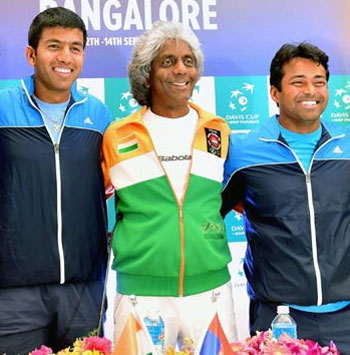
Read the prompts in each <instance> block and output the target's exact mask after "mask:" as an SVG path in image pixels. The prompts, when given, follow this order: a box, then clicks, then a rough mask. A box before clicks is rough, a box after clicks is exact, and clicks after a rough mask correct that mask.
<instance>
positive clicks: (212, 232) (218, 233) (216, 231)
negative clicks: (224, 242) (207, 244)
mask: <svg viewBox="0 0 350 355" xmlns="http://www.w3.org/2000/svg"><path fill="white" fill-rule="evenodd" d="M202 232H203V234H204V238H205V239H224V237H225V233H226V232H225V224H224V223H223V222H220V223H213V222H205V223H203V224H202Z"/></svg>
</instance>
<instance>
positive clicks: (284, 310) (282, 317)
mask: <svg viewBox="0 0 350 355" xmlns="http://www.w3.org/2000/svg"><path fill="white" fill-rule="evenodd" d="M271 328H272V335H273V337H274V338H275V339H277V341H278V340H279V337H280V336H281V335H282V333H287V334H288V335H290V336H291V337H292V338H294V339H296V338H297V324H296V323H295V320H294V319H293V318H292V317H291V316H290V315H289V307H288V306H278V307H277V316H276V317H275V319H274V320H273V321H272V323H271Z"/></svg>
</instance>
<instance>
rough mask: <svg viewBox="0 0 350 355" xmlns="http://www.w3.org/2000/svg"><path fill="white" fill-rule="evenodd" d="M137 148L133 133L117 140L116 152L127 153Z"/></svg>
mask: <svg viewBox="0 0 350 355" xmlns="http://www.w3.org/2000/svg"><path fill="white" fill-rule="evenodd" d="M138 148H139V144H138V142H137V138H136V136H135V134H131V135H130V136H127V137H124V138H122V139H120V140H119V141H118V142H117V150H118V154H123V153H129V152H132V151H134V150H136V149H138Z"/></svg>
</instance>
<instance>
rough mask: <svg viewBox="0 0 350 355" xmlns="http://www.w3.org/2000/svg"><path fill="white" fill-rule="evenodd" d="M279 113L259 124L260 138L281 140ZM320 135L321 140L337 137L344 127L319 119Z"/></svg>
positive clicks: (341, 133)
mask: <svg viewBox="0 0 350 355" xmlns="http://www.w3.org/2000/svg"><path fill="white" fill-rule="evenodd" d="M278 117H279V115H275V116H272V117H271V118H269V119H267V120H266V121H265V123H264V124H263V125H262V126H261V130H260V134H259V136H260V138H262V139H275V140H281V132H280V128H279V123H278ZM321 126H322V137H321V141H324V140H325V139H329V138H332V137H338V136H341V135H343V134H344V131H345V130H344V129H343V128H342V127H341V126H340V125H339V124H335V123H332V122H328V121H326V120H323V119H321Z"/></svg>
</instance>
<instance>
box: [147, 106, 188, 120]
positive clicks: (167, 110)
mask: <svg viewBox="0 0 350 355" xmlns="http://www.w3.org/2000/svg"><path fill="white" fill-rule="evenodd" d="M151 110H152V112H153V113H155V114H156V115H158V116H163V117H169V118H179V117H183V116H185V115H187V114H188V113H189V111H190V108H189V106H188V105H187V103H186V105H185V106H181V107H179V106H177V107H164V106H161V105H157V104H153V103H152V106H151Z"/></svg>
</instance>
